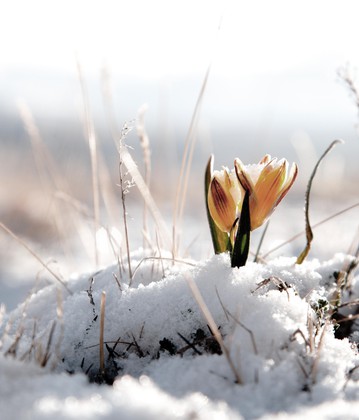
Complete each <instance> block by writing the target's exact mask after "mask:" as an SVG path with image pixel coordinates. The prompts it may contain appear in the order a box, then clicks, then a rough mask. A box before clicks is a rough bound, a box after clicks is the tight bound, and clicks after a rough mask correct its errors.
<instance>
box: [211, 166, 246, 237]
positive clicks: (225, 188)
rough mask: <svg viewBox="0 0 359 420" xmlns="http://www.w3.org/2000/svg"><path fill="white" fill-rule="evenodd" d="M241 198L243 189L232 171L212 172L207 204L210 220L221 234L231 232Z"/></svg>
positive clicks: (226, 169) (224, 169)
mask: <svg viewBox="0 0 359 420" xmlns="http://www.w3.org/2000/svg"><path fill="white" fill-rule="evenodd" d="M243 197H244V190H243V187H242V185H241V184H240V182H239V181H238V178H237V175H236V173H235V172H234V171H233V170H232V171H229V169H228V168H223V170H221V171H213V175H212V180H211V183H210V185H209V189H208V196H207V200H208V201H207V202H208V208H209V212H210V214H211V216H212V219H213V220H214V222H215V223H216V225H217V226H218V228H219V229H220V230H221V231H222V232H228V233H230V232H231V230H232V227H233V224H234V222H235V220H236V218H237V217H238V212H240V209H241V203H242V200H243Z"/></svg>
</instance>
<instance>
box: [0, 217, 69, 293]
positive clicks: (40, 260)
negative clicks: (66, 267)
mask: <svg viewBox="0 0 359 420" xmlns="http://www.w3.org/2000/svg"><path fill="white" fill-rule="evenodd" d="M0 227H1V228H2V229H3V230H4V231H5V232H6V233H8V234H9V235H10V236H11V237H13V238H14V239H15V240H16V241H17V242H18V243H19V244H20V245H22V246H23V247H24V248H25V249H26V250H27V251H28V252H29V253H30V254H31V255H32V256H33V257H34V258H35V259H36V260H37V261H38V262H39V263H40V264H41V265H42V266H43V267H44V268H45V270H47V271H48V272H49V273H50V274H51V275H52V276H53V277H54V278H55V279H56V280H57V281H58V282H59V283H60V284H61V285H62V286H63V287H64V288H65V289H66V290H67V291H68V292H69V294H70V295H72V294H73V293H72V292H71V290H70V289H69V288H68V287H67V286H66V284H65V282H64V281H63V280H62V279H61V278H60V276H58V275H57V274H56V273H55V272H53V271H52V270H51V268H50V267H49V266H48V265H47V264H46V263H45V262H44V261H43V260H42V259H41V258H40V257H39V256H38V255H37V254H36V253H35V252H34V251H33V250H32V249H31V248H30V247H29V246H28V245H27V244H26V243H25V242H24V241H23V240H22V239H20V238H19V237H18V236H17V235H15V233H14V232H13V231H12V230H10V229H9V228H8V227H6V226H5V225H4V224H3V223H2V222H0Z"/></svg>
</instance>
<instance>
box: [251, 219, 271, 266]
mask: <svg viewBox="0 0 359 420" xmlns="http://www.w3.org/2000/svg"><path fill="white" fill-rule="evenodd" d="M269 222H270V221H269V220H268V222H267V223H266V225H265V227H264V230H263V232H262V235H261V238H260V240H259V243H258V247H257V251H256V255H255V256H254V260H253V261H254V262H257V261H258V258H259V253H260V250H261V248H262V245H263V241H264V237H265V235H266V233H267V230H268V226H269Z"/></svg>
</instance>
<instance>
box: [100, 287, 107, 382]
mask: <svg viewBox="0 0 359 420" xmlns="http://www.w3.org/2000/svg"><path fill="white" fill-rule="evenodd" d="M105 307H106V292H102V294H101V309H100V311H101V313H100V375H104V374H105V354H104V331H105Z"/></svg>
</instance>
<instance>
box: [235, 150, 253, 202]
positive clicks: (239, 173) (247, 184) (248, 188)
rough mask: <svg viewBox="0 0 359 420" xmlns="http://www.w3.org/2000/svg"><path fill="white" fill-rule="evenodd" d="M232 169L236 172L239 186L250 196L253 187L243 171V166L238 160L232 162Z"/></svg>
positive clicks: (244, 170)
mask: <svg viewBox="0 0 359 420" xmlns="http://www.w3.org/2000/svg"><path fill="white" fill-rule="evenodd" d="M234 169H235V171H236V175H237V178H238V181H239V182H240V184H241V186H242V187H243V189H244V190H245V191H248V192H249V193H250V194H252V193H253V191H254V185H253V182H252V180H251V178H250V176H249V175H248V174H247V171H246V169H245V166H244V165H243V163H242V161H241V160H240V159H238V158H236V159H235V160H234Z"/></svg>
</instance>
